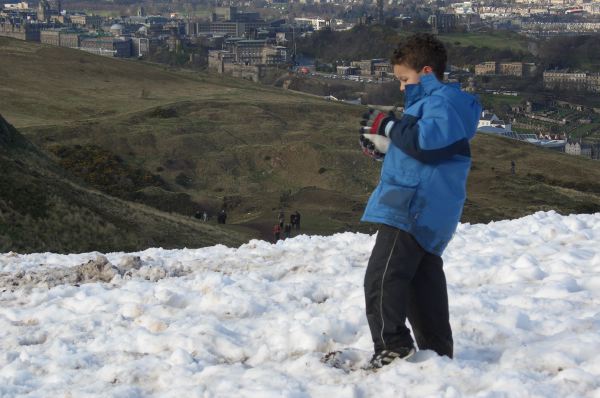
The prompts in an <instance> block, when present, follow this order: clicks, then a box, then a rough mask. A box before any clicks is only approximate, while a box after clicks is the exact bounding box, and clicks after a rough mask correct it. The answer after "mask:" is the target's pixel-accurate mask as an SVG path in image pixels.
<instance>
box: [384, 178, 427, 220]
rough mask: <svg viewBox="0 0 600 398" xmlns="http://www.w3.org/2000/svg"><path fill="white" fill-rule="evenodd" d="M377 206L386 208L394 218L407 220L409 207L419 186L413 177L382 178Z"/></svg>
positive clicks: (416, 179) (417, 180)
mask: <svg viewBox="0 0 600 398" xmlns="http://www.w3.org/2000/svg"><path fill="white" fill-rule="evenodd" d="M382 182H383V184H381V185H382V186H381V193H380V195H379V204H380V205H382V206H384V207H386V208H387V209H388V211H389V212H390V213H391V214H392V215H393V217H394V218H399V219H403V220H409V219H410V218H411V217H410V205H411V203H412V201H413V198H414V197H415V194H416V192H417V187H418V185H419V179H418V177H416V176H414V175H398V176H389V175H384V176H382Z"/></svg>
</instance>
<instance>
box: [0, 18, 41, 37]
mask: <svg viewBox="0 0 600 398" xmlns="http://www.w3.org/2000/svg"><path fill="white" fill-rule="evenodd" d="M0 36H5V37H12V38H13V39H19V40H26V41H40V25H39V24H32V23H26V22H25V21H14V20H8V19H7V20H0Z"/></svg>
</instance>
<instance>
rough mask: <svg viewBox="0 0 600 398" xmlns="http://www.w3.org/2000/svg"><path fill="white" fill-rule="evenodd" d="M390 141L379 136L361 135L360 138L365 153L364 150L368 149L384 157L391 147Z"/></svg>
mask: <svg viewBox="0 0 600 398" xmlns="http://www.w3.org/2000/svg"><path fill="white" fill-rule="evenodd" d="M390 141H391V140H390V139H389V138H387V137H384V136H381V135H378V134H361V136H360V143H361V146H362V147H363V152H364V149H365V148H367V150H369V151H374V152H379V154H381V155H384V154H385V153H386V152H387V151H388V148H389V147H390ZM365 153H366V152H365ZM369 155H370V154H369ZM382 157H383V156H382Z"/></svg>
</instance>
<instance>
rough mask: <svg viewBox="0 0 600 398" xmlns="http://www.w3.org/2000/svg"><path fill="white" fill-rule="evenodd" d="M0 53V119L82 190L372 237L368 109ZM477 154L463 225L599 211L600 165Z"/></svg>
mask: <svg viewBox="0 0 600 398" xmlns="http://www.w3.org/2000/svg"><path fill="white" fill-rule="evenodd" d="M0 52H2V53H3V54H7V55H8V57H6V58H7V61H6V62H4V63H3V64H1V65H0V75H3V76H5V77H6V79H5V84H4V85H3V86H2V87H0V109H3V110H6V111H5V112H4V116H5V117H6V118H7V119H8V120H9V121H10V122H11V123H13V124H15V125H16V126H17V127H20V128H21V131H22V132H23V134H25V135H26V136H27V137H28V138H29V139H30V140H31V141H33V142H34V143H35V144H36V145H38V146H39V147H41V148H43V149H44V150H47V151H48V152H49V153H52V154H54V155H53V156H54V160H55V161H56V162H58V163H60V164H61V166H62V167H65V168H66V169H68V170H69V172H70V173H72V174H73V175H75V176H77V177H78V178H80V179H82V180H83V181H85V183H86V184H89V185H91V186H94V187H96V188H97V189H101V190H103V191H105V192H110V193H112V194H113V195H120V197H121V198H123V199H127V200H133V201H137V202H141V203H145V204H147V205H151V206H155V207H157V208H160V209H163V210H167V211H171V212H178V213H180V214H183V215H185V216H188V217H189V216H191V215H192V212H193V210H194V209H195V208H201V209H207V210H209V211H210V212H211V214H214V213H215V212H216V211H217V210H218V209H220V208H221V206H225V207H226V208H227V209H228V210H229V214H230V219H229V220H230V221H231V222H232V223H233V224H236V225H237V226H240V227H244V228H247V229H249V230H250V231H251V233H252V234H254V236H260V237H263V238H268V237H269V236H270V230H271V226H272V225H273V223H274V222H275V220H276V214H277V212H278V211H279V209H280V208H283V209H284V210H285V211H286V212H288V213H289V212H290V211H294V210H299V211H300V213H301V214H302V215H303V232H306V233H311V234H330V233H332V232H337V231H343V230H360V231H373V230H374V229H373V228H374V227H373V226H371V225H364V224H360V223H359V222H358V220H359V218H360V215H361V213H362V209H363V206H364V203H365V201H366V199H367V198H368V195H369V193H370V192H371V191H372V189H373V187H374V186H375V184H376V183H377V180H378V177H379V167H380V165H379V163H376V162H372V161H370V160H369V159H367V158H365V157H364V156H362V154H361V153H360V151H359V150H358V147H357V137H356V136H357V127H356V126H357V120H358V119H359V117H360V115H361V114H362V112H363V108H362V107H358V106H350V105H343V104H340V103H332V102H327V101H323V100H321V99H320V98H318V97H314V96H309V95H301V94H297V93H291V92H287V91H285V90H281V89H277V88H271V87H266V86H261V85H257V84H253V83H250V82H246V81H243V80H235V79H227V78H221V77H217V76H212V75H206V74H199V73H189V72H174V71H166V70H163V69H162V68H160V67H157V66H155V65H148V64H144V63H139V62H135V61H125V60H115V59H109V58H102V57H97V56H93V55H90V54H86V53H82V52H79V51H76V50H70V49H62V48H51V47H45V46H40V45H35V44H31V43H24V42H18V41H13V40H4V41H2V40H0ZM7 65H10V67H8V66H7ZM47 76H52V79H48V78H47ZM33 87H38V88H39V90H38V92H37V94H36V95H32V94H30V93H31V92H33V91H32V89H30V88H33ZM82 87H87V88H88V89H85V88H82ZM90 87H97V88H98V89H97V90H92V89H89V88H90ZM140 87H142V88H144V90H145V94H144V95H141V94H142V93H141V89H140ZM24 88H25V89H24ZM86 103H87V104H95V105H93V106H91V105H90V106H85V107H78V106H76V105H75V104H86ZM49 104H51V105H49ZM71 109H76V111H71ZM472 153H473V156H474V164H473V170H472V173H471V178H470V180H469V186H468V188H469V193H468V196H469V197H468V202H467V206H466V208H465V213H464V217H463V221H464V222H471V223H472V222H488V221H491V220H499V219H505V218H515V217H520V216H523V215H526V214H530V213H532V212H535V211H537V210H549V209H554V210H556V211H558V212H560V213H581V212H595V211H599V210H600V187H599V186H598V182H597V181H600V163H598V162H593V161H589V160H586V159H582V158H576V157H572V156H567V155H564V154H560V153H556V152H552V151H549V150H542V149H538V148H535V147H533V146H531V145H528V144H523V143H519V142H514V141H510V140H506V139H501V138H498V137H489V136H477V137H476V138H475V140H474V141H473V148H472ZM107 159H108V160H107ZM111 159H112V160H111ZM113 160H114V161H113ZM511 160H515V161H516V162H517V175H516V176H513V175H511V174H510V173H509V170H510V161H511ZM115 167H117V170H118V173H117V172H116V171H115ZM92 171H93V172H92ZM115 173H117V174H119V175H122V176H123V179H119V180H118V181H115V179H110V178H108V177H110V176H114V175H115ZM139 176H148V179H149V180H150V181H151V182H152V181H154V182H155V183H147V184H146V183H144V181H146V180H144V179H141V180H140V179H136V178H137V177H139ZM129 180H130V181H132V183H131V184H129V183H126V184H121V183H122V181H129ZM103 181H104V182H103Z"/></svg>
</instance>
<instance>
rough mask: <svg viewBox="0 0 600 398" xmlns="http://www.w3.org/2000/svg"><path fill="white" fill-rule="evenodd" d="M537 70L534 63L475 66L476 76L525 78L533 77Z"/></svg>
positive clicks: (491, 63)
mask: <svg viewBox="0 0 600 398" xmlns="http://www.w3.org/2000/svg"><path fill="white" fill-rule="evenodd" d="M536 70H537V66H536V65H535V64H534V63H524V62H495V61H487V62H482V63H480V64H477V65H475V75H476V76H483V75H499V76H515V77H524V76H531V75H533V74H534V73H535V72H536Z"/></svg>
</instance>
